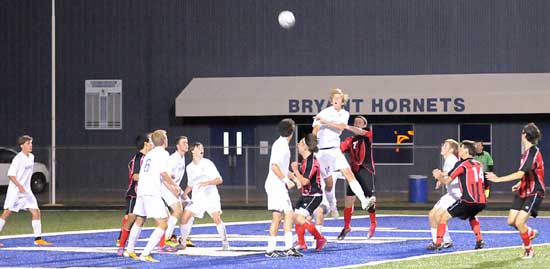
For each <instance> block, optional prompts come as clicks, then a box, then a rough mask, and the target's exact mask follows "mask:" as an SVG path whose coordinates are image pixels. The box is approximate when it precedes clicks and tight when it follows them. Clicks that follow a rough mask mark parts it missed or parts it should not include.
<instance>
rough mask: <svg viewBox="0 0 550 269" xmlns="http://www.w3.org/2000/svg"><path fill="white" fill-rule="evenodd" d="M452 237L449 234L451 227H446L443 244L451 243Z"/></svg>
mask: <svg viewBox="0 0 550 269" xmlns="http://www.w3.org/2000/svg"><path fill="white" fill-rule="evenodd" d="M451 241H452V240H451V235H450V234H449V226H447V227H445V234H444V235H443V242H445V243H449V242H451Z"/></svg>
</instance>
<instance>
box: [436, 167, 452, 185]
mask: <svg viewBox="0 0 550 269" xmlns="http://www.w3.org/2000/svg"><path fill="white" fill-rule="evenodd" d="M432 175H433V177H434V178H435V179H437V180H438V181H439V182H441V183H443V184H445V185H447V184H449V183H451V181H453V179H452V178H451V177H450V176H449V175H448V174H447V173H444V172H442V171H441V170H439V169H434V170H433V171H432Z"/></svg>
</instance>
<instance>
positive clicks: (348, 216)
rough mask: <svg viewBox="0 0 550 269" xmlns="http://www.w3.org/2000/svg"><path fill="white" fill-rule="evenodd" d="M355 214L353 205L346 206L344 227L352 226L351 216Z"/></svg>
mask: <svg viewBox="0 0 550 269" xmlns="http://www.w3.org/2000/svg"><path fill="white" fill-rule="evenodd" d="M352 215H353V207H350V208H347V207H346V208H344V229H350V228H351V226H350V225H351V216H352Z"/></svg>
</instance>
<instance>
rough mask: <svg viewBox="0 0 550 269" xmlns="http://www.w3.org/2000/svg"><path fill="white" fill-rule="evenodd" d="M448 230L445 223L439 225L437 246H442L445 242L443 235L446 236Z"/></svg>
mask: <svg viewBox="0 0 550 269" xmlns="http://www.w3.org/2000/svg"><path fill="white" fill-rule="evenodd" d="M446 229H447V224H445V223H440V224H439V225H437V237H436V241H435V244H436V245H438V246H440V245H441V242H443V235H444V234H445V230H446Z"/></svg>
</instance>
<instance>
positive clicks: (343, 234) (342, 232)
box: [336, 228, 351, 240]
mask: <svg viewBox="0 0 550 269" xmlns="http://www.w3.org/2000/svg"><path fill="white" fill-rule="evenodd" d="M349 232H351V229H350V228H347V229H346V228H344V229H342V231H341V232H340V234H339V235H338V237H337V238H336V239H338V240H344V238H346V235H347V234H348V233H349Z"/></svg>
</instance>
